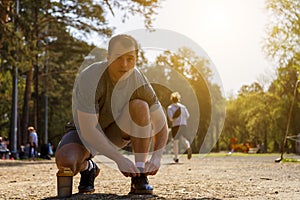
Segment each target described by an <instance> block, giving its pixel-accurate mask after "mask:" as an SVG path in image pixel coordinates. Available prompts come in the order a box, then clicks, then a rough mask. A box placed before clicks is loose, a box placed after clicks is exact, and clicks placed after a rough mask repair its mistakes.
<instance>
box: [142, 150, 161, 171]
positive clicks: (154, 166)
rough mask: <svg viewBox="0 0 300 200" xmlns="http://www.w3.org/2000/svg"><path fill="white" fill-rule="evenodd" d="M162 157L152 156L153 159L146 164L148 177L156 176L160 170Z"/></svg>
mask: <svg viewBox="0 0 300 200" xmlns="http://www.w3.org/2000/svg"><path fill="white" fill-rule="evenodd" d="M160 161H161V157H158V156H156V155H155V154H153V155H152V157H151V159H150V160H149V161H147V162H146V165H145V174H146V175H155V174H156V173H157V171H158V170H159V168H160Z"/></svg>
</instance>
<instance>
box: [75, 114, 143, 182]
mask: <svg viewBox="0 0 300 200" xmlns="http://www.w3.org/2000/svg"><path fill="white" fill-rule="evenodd" d="M77 115H78V121H79V126H80V132H81V136H82V137H83V138H84V140H85V141H86V142H87V143H88V144H90V145H91V146H92V147H93V148H94V149H96V150H97V151H98V152H100V153H101V154H103V155H104V156H106V157H108V158H110V159H112V160H113V161H115V162H116V164H117V165H118V168H119V170H120V171H121V172H122V173H123V174H124V176H136V175H138V173H139V170H138V169H137V168H136V167H135V165H134V163H133V162H132V161H130V160H129V159H127V158H126V157H124V156H123V155H122V154H121V153H120V152H119V151H118V150H117V149H116V148H115V147H114V146H113V145H112V144H111V143H110V141H109V140H108V139H107V137H106V136H105V135H104V133H103V132H101V131H100V130H99V129H97V125H98V115H96V114H89V113H85V112H81V111H79V110H77Z"/></svg>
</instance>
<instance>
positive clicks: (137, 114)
mask: <svg viewBox="0 0 300 200" xmlns="http://www.w3.org/2000/svg"><path fill="white" fill-rule="evenodd" d="M129 113H130V116H131V119H132V120H133V122H132V126H131V132H133V133H134V134H133V135H134V136H132V135H131V136H130V141H131V144H132V149H133V152H134V156H135V163H136V167H137V168H138V169H139V170H140V171H141V175H140V177H133V178H132V180H131V193H139V194H152V192H153V188H152V186H151V185H150V184H149V182H148V179H147V176H146V175H145V174H144V168H145V163H146V160H147V156H148V152H149V147H150V143H151V131H152V129H151V120H150V111H149V107H148V104H147V103H146V102H145V101H142V100H133V101H131V102H130V103H129ZM137 133H140V135H141V137H136V135H137Z"/></svg>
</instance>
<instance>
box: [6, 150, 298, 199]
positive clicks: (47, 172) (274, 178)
mask: <svg viewBox="0 0 300 200" xmlns="http://www.w3.org/2000/svg"><path fill="white" fill-rule="evenodd" d="M276 157H278V155H266V156H208V157H205V158H200V157H199V156H194V157H193V158H192V159H191V160H187V159H186V158H185V157H181V158H180V163H178V164H173V163H172V162H171V160H169V161H167V162H166V163H164V164H163V165H162V168H161V169H160V171H159V173H158V174H157V175H156V176H151V177H149V181H150V183H151V184H152V185H153V187H154V193H155V195H153V196H150V195H148V196H138V195H134V196H130V195H127V193H128V192H129V187H130V179H129V178H126V177H124V176H122V175H121V173H120V172H119V171H117V170H115V169H112V168H111V167H109V166H108V165H107V164H110V163H109V161H105V163H107V164H102V163H100V160H101V158H98V159H96V162H97V163H98V165H99V166H100V168H101V173H100V177H98V178H96V181H95V186H96V191H95V193H93V194H85V195H79V194H76V193H77V186H78V183H79V176H75V177H74V180H73V196H72V197H71V198H69V199H295V200H296V199H300V164H299V163H292V162H290V163H275V162H274V160H275V158H276ZM56 172H57V169H56V165H55V161H54V159H52V160H49V161H48V160H41V161H36V162H30V161H8V160H0V179H1V187H0V188H1V189H0V199H57V198H56V195H57V191H56Z"/></svg>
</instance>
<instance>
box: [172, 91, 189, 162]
mask: <svg viewBox="0 0 300 200" xmlns="http://www.w3.org/2000/svg"><path fill="white" fill-rule="evenodd" d="M180 99H181V95H180V94H179V92H173V93H172V94H171V96H170V100H171V102H172V104H171V105H169V106H168V111H167V112H168V118H169V120H170V121H171V122H172V139H173V145H174V146H173V148H174V149H173V150H174V161H175V162H176V163H178V162H179V158H178V151H179V150H178V145H179V140H180V139H182V140H183V141H184V144H185V147H186V149H187V153H188V154H187V158H188V159H191V157H192V150H191V145H190V142H189V141H188V139H187V138H186V136H185V135H186V132H187V120H188V118H189V117H190V114H189V112H188V110H187V108H186V107H185V106H184V105H183V104H181V103H180Z"/></svg>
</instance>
